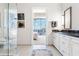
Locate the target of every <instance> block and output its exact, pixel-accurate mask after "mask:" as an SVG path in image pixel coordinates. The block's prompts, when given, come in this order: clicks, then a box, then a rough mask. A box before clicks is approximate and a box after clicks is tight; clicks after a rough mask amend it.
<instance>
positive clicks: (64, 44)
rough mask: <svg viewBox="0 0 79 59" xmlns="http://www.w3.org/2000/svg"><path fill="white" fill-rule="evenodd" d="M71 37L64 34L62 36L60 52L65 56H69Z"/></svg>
mask: <svg viewBox="0 0 79 59" xmlns="http://www.w3.org/2000/svg"><path fill="white" fill-rule="evenodd" d="M69 38H70V37H68V36H66V35H62V37H61V38H60V49H59V50H60V52H61V53H62V55H64V56H69V55H70V53H69V50H70V49H69V48H70V46H69V42H70V40H69Z"/></svg>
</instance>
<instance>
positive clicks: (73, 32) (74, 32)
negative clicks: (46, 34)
mask: <svg viewBox="0 0 79 59" xmlns="http://www.w3.org/2000/svg"><path fill="white" fill-rule="evenodd" d="M52 32H54V31H52ZM55 32H56V33H60V34H64V35H68V36H73V37H78V38H79V30H63V31H55Z"/></svg>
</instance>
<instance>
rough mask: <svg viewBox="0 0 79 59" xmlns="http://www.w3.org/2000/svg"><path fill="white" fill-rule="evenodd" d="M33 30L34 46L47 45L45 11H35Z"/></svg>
mask: <svg viewBox="0 0 79 59" xmlns="http://www.w3.org/2000/svg"><path fill="white" fill-rule="evenodd" d="M32 21H33V26H32V27H33V30H32V36H33V37H32V44H34V45H46V25H47V19H46V12H45V10H43V11H42V10H41V11H40V9H38V10H34V12H33V20H32Z"/></svg>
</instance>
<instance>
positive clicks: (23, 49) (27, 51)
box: [17, 46, 61, 56]
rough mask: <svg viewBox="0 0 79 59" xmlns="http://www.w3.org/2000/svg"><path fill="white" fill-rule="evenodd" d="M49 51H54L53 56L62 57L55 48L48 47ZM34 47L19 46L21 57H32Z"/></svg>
mask: <svg viewBox="0 0 79 59" xmlns="http://www.w3.org/2000/svg"><path fill="white" fill-rule="evenodd" d="M47 48H48V49H50V50H51V51H52V54H53V56H61V54H60V53H59V52H58V51H57V50H56V48H55V47H53V46H47ZM32 49H33V46H18V50H17V52H18V55H19V56H31V53H32Z"/></svg>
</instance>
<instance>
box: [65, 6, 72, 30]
mask: <svg viewBox="0 0 79 59" xmlns="http://www.w3.org/2000/svg"><path fill="white" fill-rule="evenodd" d="M71 20H72V7H69V8H67V9H66V10H65V11H64V29H71V28H72V26H71V25H72V24H71Z"/></svg>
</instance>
